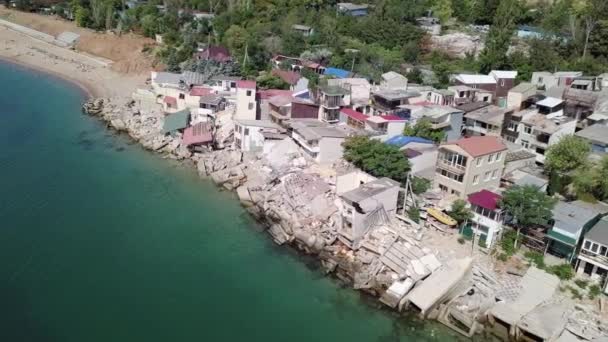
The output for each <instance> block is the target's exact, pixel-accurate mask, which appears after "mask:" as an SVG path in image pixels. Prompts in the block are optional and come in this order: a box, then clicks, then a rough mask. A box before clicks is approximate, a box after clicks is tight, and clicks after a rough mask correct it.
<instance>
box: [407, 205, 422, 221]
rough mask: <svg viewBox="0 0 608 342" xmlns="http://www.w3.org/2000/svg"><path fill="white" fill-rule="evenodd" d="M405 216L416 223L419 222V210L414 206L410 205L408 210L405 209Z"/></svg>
mask: <svg viewBox="0 0 608 342" xmlns="http://www.w3.org/2000/svg"><path fill="white" fill-rule="evenodd" d="M407 216H408V217H409V218H410V219H411V220H412V221H414V222H416V223H420V210H418V208H416V207H415V206H411V207H410V208H409V209H408V210H407Z"/></svg>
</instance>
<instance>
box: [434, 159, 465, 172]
mask: <svg viewBox="0 0 608 342" xmlns="http://www.w3.org/2000/svg"><path fill="white" fill-rule="evenodd" d="M437 166H439V167H440V168H442V169H445V170H448V171H450V172H454V173H456V174H459V175H461V174H464V173H465V172H466V171H467V167H466V166H465V165H460V164H455V163H452V162H450V161H449V160H445V159H438V160H437Z"/></svg>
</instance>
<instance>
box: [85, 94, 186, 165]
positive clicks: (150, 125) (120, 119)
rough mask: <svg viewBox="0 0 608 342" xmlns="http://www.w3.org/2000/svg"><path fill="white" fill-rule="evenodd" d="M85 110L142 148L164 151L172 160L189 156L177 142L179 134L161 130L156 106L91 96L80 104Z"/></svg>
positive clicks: (160, 120)
mask: <svg viewBox="0 0 608 342" xmlns="http://www.w3.org/2000/svg"><path fill="white" fill-rule="evenodd" d="M82 109H83V111H84V112H85V113H87V114H89V115H93V116H97V117H99V118H100V119H102V120H104V121H106V122H107V123H108V126H109V127H112V128H113V129H115V130H116V131H118V132H126V133H127V134H129V136H131V138H133V139H134V140H135V141H137V142H139V143H140V144H141V145H142V146H143V147H144V148H146V149H149V150H152V151H156V152H160V153H167V154H168V155H170V156H172V157H173V158H175V159H185V158H189V157H190V155H191V154H190V152H189V151H188V150H187V149H186V148H185V147H183V146H181V145H180V142H181V137H180V136H179V135H177V136H166V135H165V134H163V133H162V132H161V130H162V126H163V122H164V114H163V112H162V111H161V110H160V108H158V109H150V110H142V109H140V108H139V107H138V106H136V105H135V102H134V101H133V100H132V99H130V98H107V99H91V100H88V101H87V102H85V103H84V104H83V105H82Z"/></svg>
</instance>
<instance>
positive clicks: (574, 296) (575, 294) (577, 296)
mask: <svg viewBox="0 0 608 342" xmlns="http://www.w3.org/2000/svg"><path fill="white" fill-rule="evenodd" d="M568 289H569V290H570V292H571V293H572V299H583V296H582V295H581V293H580V292H579V291H578V290H577V289H575V288H574V287H572V286H570V287H568Z"/></svg>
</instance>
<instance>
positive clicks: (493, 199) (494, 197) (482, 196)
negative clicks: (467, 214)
mask: <svg viewBox="0 0 608 342" xmlns="http://www.w3.org/2000/svg"><path fill="white" fill-rule="evenodd" d="M501 198H502V197H501V196H500V195H499V194H495V193H493V192H492V191H488V190H485V189H484V190H481V191H479V192H475V193H472V194H470V195H469V203H471V204H473V205H476V206H478V207H482V208H485V209H488V210H496V209H497V208H498V203H499V202H500V200H501Z"/></svg>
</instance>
